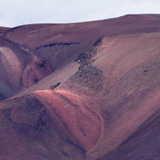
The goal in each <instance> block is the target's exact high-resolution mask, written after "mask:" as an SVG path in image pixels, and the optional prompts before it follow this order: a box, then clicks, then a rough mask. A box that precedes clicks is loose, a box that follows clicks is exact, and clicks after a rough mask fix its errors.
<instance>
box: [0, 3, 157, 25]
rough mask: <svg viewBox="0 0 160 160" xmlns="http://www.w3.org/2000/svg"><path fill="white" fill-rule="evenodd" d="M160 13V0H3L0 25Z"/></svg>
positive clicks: (67, 21) (82, 20)
mask: <svg viewBox="0 0 160 160" xmlns="http://www.w3.org/2000/svg"><path fill="white" fill-rule="evenodd" d="M140 13H146V14H147V13H148V14H149V13H150V14H160V0H0V26H6V27H7V26H8V27H14V26H19V25H24V24H33V23H73V22H84V21H92V20H101V19H108V18H113V17H119V16H122V15H126V14H140Z"/></svg>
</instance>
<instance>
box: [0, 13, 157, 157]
mask: <svg viewBox="0 0 160 160" xmlns="http://www.w3.org/2000/svg"><path fill="white" fill-rule="evenodd" d="M159 52H160V15H126V16H123V17H119V18H115V19H109V20H103V21H95V22H85V23H76V24H33V25H25V26H19V27H15V28H3V27H0V67H1V70H0V100H3V101H1V103H0V124H1V125H0V159H3V160H159V159H160V154H159V146H160V137H159V133H160V127H159V115H160V87H159V81H160V54H159Z"/></svg>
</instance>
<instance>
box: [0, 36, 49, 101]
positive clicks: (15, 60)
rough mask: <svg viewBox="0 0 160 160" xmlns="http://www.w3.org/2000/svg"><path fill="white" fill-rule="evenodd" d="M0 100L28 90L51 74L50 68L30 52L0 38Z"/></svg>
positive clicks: (21, 46) (22, 46) (19, 45)
mask: <svg viewBox="0 0 160 160" xmlns="http://www.w3.org/2000/svg"><path fill="white" fill-rule="evenodd" d="M0 68H1V70H0V100H1V99H5V98H8V97H11V96H13V95H14V94H15V93H17V92H18V91H19V90H20V89H22V88H28V87H30V86H31V85H32V84H34V83H35V82H38V81H39V80H40V79H42V78H43V77H45V76H46V75H48V74H50V73H51V72H52V68H51V66H50V65H49V64H48V63H47V62H45V61H44V60H42V59H39V58H37V57H36V56H35V55H34V54H33V51H32V50H29V49H28V48H27V47H25V46H24V45H22V44H16V43H14V42H11V41H9V40H7V39H4V38H0Z"/></svg>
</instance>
